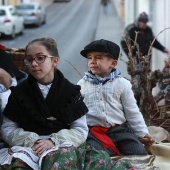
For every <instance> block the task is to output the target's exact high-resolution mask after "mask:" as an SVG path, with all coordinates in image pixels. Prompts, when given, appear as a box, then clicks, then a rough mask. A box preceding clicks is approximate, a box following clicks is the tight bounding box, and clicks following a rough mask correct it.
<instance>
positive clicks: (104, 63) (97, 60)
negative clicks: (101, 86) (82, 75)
mask: <svg viewBox="0 0 170 170" xmlns="http://www.w3.org/2000/svg"><path fill="white" fill-rule="evenodd" d="M87 58H88V67H89V69H90V70H91V72H92V73H93V74H94V75H95V76H98V77H102V78H103V77H105V76H107V75H108V74H109V73H110V72H111V71H112V69H113V68H114V67H115V66H116V65H117V60H115V59H113V58H111V57H108V55H107V54H106V53H102V52H90V53H88V55H87Z"/></svg>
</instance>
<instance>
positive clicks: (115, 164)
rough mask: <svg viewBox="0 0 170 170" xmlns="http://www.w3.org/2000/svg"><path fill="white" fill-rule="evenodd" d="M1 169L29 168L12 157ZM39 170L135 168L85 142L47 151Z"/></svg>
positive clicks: (126, 169) (17, 169)
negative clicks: (75, 145)
mask: <svg viewBox="0 0 170 170" xmlns="http://www.w3.org/2000/svg"><path fill="white" fill-rule="evenodd" d="M1 169H3V170H4V169H7V170H9V169H12V170H31V168H30V167H29V166H28V165H27V164H26V163H24V162H22V161H21V160H20V159H15V158H13V160H12V163H11V165H3V166H1V167H0V170H1ZM40 169H41V170H136V169H135V168H134V167H133V166H132V165H131V164H130V163H129V162H127V161H113V160H111V158H110V156H109V155H108V154H107V153H106V152H104V151H99V150H96V149H92V148H90V146H89V145H86V144H85V143H84V144H82V145H80V146H79V147H77V148H76V147H68V148H60V149H59V150H57V151H53V152H50V153H48V154H47V155H46V156H45V157H44V159H43V161H42V165H41V168H40Z"/></svg>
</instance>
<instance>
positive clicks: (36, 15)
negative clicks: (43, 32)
mask: <svg viewBox="0 0 170 170" xmlns="http://www.w3.org/2000/svg"><path fill="white" fill-rule="evenodd" d="M15 6H16V9H17V12H18V14H20V15H22V16H23V17H24V25H31V24H34V25H36V26H40V25H41V24H44V23H46V11H45V9H44V8H43V7H42V6H41V5H40V4H39V3H38V2H32V3H20V4H17V5H15Z"/></svg>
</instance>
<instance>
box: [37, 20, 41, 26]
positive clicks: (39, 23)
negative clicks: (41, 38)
mask: <svg viewBox="0 0 170 170" xmlns="http://www.w3.org/2000/svg"><path fill="white" fill-rule="evenodd" d="M40 25H41V19H40V18H39V20H38V23H36V26H37V27H39V26H40Z"/></svg>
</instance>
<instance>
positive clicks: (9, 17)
mask: <svg viewBox="0 0 170 170" xmlns="http://www.w3.org/2000/svg"><path fill="white" fill-rule="evenodd" d="M23 30H24V18H23V17H22V16H20V15H18V14H17V12H16V8H15V6H12V5H7V6H0V33H1V34H4V35H7V36H10V37H11V38H13V39H14V38H15V35H16V34H18V33H23Z"/></svg>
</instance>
